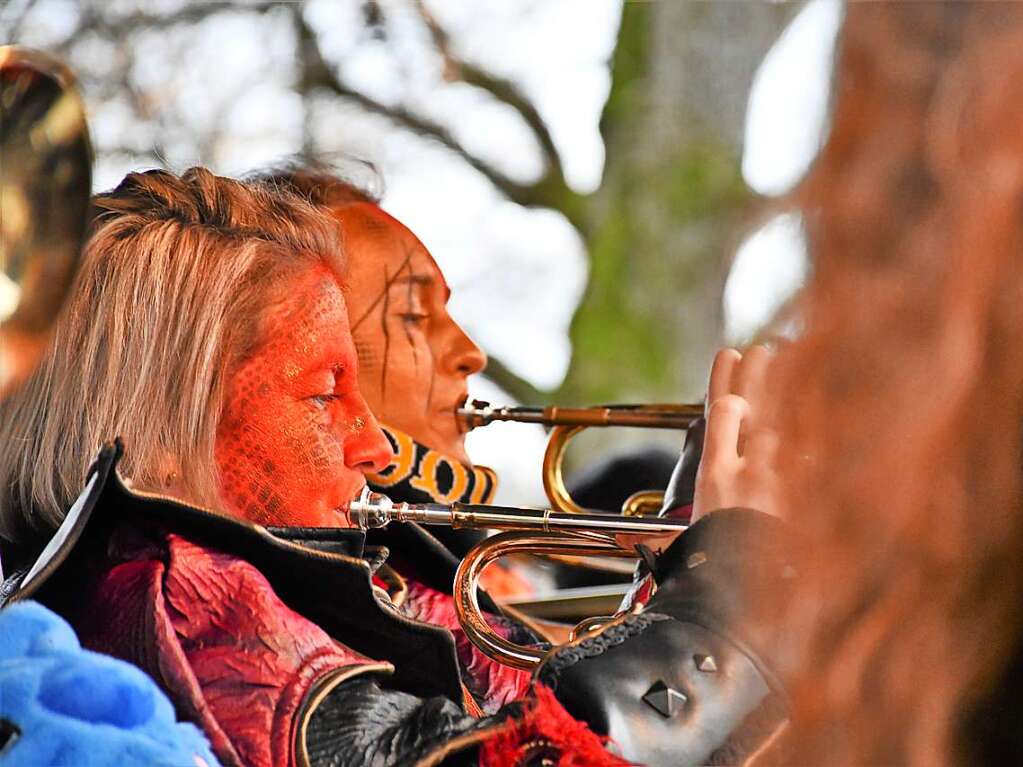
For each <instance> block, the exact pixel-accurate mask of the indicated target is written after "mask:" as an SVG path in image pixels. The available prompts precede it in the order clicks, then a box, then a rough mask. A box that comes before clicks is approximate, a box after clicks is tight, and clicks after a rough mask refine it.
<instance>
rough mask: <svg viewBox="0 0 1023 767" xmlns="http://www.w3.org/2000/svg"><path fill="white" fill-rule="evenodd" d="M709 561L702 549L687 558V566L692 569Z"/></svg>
mask: <svg viewBox="0 0 1023 767" xmlns="http://www.w3.org/2000/svg"><path fill="white" fill-rule="evenodd" d="M706 561H707V555H706V554H704V553H703V552H702V551H697V552H696V553H695V554H690V555H689V558H688V559H687V560H686V567H687V568H689V569H690V570H692V569H693V568H694V567H699V566H700V565H702V564H703V563H704V562H706Z"/></svg>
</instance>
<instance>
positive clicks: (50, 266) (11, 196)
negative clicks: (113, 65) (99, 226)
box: [0, 45, 92, 397]
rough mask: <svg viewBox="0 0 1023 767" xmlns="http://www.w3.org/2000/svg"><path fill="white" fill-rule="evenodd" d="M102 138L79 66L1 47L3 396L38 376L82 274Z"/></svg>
mask: <svg viewBox="0 0 1023 767" xmlns="http://www.w3.org/2000/svg"><path fill="white" fill-rule="evenodd" d="M91 187H92V146H91V144H90V142H89V131H88V127H87V124H86V120H85V109H84V107H83V105H82V100H81V98H80V97H79V95H78V92H77V90H76V87H75V84H74V77H73V76H72V74H71V72H70V70H69V69H68V68H67V67H65V66H64V65H63V64H61V63H60V62H59V61H57V60H56V59H54V58H53V57H51V56H48V55H46V54H44V53H40V52H39V51H33V50H28V49H26V48H22V47H20V46H16V45H7V46H2V47H0V397H3V395H4V394H6V393H7V392H9V391H11V390H12V389H13V388H14V387H15V386H16V385H17V384H18V383H19V382H20V381H22V380H23V379H24V378H26V377H27V376H28V374H29V373H30V372H31V371H32V369H33V368H34V367H35V364H36V362H37V361H38V359H39V357H40V356H41V355H42V352H43V350H44V349H45V348H46V343H47V341H48V340H49V335H50V330H51V328H52V326H53V323H54V321H55V320H56V317H57V313H58V312H59V310H60V307H61V305H62V304H63V302H64V298H65V295H66V294H67V292H68V289H69V288H70V287H71V284H72V282H73V280H74V277H75V272H76V270H77V267H78V259H79V255H80V253H81V248H82V244H83V241H84V238H85V231H86V224H87V219H88V210H89V195H90V192H91Z"/></svg>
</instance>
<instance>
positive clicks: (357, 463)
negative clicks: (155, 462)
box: [216, 267, 391, 527]
mask: <svg viewBox="0 0 1023 767" xmlns="http://www.w3.org/2000/svg"><path fill="white" fill-rule="evenodd" d="M283 294H284V295H285V296H286V298H285V299H284V300H283V301H282V302H280V303H279V304H277V305H275V306H273V307H272V308H270V309H269V310H268V312H269V313H268V316H267V317H265V318H264V321H263V324H262V327H263V334H264V341H263V343H262V345H260V346H258V347H257V348H256V350H255V352H254V353H253V354H252V355H250V356H249V358H248V359H246V360H245V361H244V362H242V363H241V364H240V365H239V366H238V368H237V370H236V371H235V372H234V374H233V375H232V377H231V379H230V380H229V381H228V390H227V397H226V405H225V408H224V413H223V416H222V417H221V421H220V424H219V426H218V429H217V442H216V460H217V468H218V470H219V473H220V492H221V500H222V502H223V504H224V505H225V506H226V507H227V508H226V510H227V511H229V512H230V513H232V514H235V515H237V516H240V517H244V518H246V519H249V520H251V521H253V522H258V523H260V524H265V525H306V526H325V527H333V526H338V525H339V524H342V523H343V521H344V520H343V517H342V516H341V515H339V514H338V512H337V509H338V508H339V507H343V506H344V505H346V504H347V503H348V502H349V501H350V500H351V499H352V498H353V497H355V496H356V495H357V494H358V492H359V490H360V489H361V488H362V486H363V485H364V484H365V479H364V477H363V472H364V471H378V470H379V469H380V468H382V467H383V466H385V465H386V464H387V461H388V459H389V458H390V454H391V449H390V445H389V443H388V442H387V440H386V438H385V437H384V436H383V434H382V433H381V432H380V429H379V427H378V426H377V423H376V421H375V420H374V418H373V416H372V415H371V414H370V412H369V410H368V408H367V407H366V402H365V400H363V398H362V394H361V393H360V392H359V388H358V362H357V359H356V353H355V347H354V344H353V342H352V337H351V333H350V331H349V324H348V314H347V311H346V306H345V301H344V298H343V296H342V293H341V289H340V287H339V286H338V284H337V281H336V279H335V278H334V276H333V275H332V274H331V273H330V272H329V271H328V270H327V269H326V268H323V267H317V268H314V269H312V270H310V271H309V272H306V273H304V274H302V275H300V276H299V277H297V278H294V279H293V283H292V285H291V286H289V289H287V290H286V291H284V293H283Z"/></svg>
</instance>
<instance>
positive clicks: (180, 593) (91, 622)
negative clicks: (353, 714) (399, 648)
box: [77, 534, 372, 767]
mask: <svg viewBox="0 0 1023 767" xmlns="http://www.w3.org/2000/svg"><path fill="white" fill-rule="evenodd" d="M110 556H111V561H110V563H109V564H110V567H109V569H107V570H106V571H105V572H104V573H102V575H101V576H100V577H99V578H98V580H97V582H96V583H95V584H94V586H93V588H92V591H91V595H90V598H89V604H90V605H92V606H93V609H92V610H91V611H90V613H89V614H88V615H87V617H86V618H85V620H84V621H82V625H80V626H78V627H77V628H78V630H79V633H80V636H81V638H82V641H83V644H84V645H86V646H87V647H89V648H90V649H94V650H99V651H101V652H106V653H109V654H111V655H115V656H117V657H120V658H123V659H125V660H127V661H130V662H132V663H135V664H136V665H138V666H140V667H141V668H142V669H144V670H145V671H146V672H148V673H149V674H150V675H152V676H153V677H154V678H155V679H156V680H157V681H158V682H159V683H160V684H161V686H162V687H163V688H164V689H165V690H166V691H167V692H168V694H170V696H171V698H172V700H173V701H174V703H175V705H176V706H177V707H178V709H179V711H180V712H181V713H182V714H183V715H184V716H186V717H188V718H190V719H192V720H193V721H195V722H197V723H198V724H199V725H200V726H201V727H202V728H203V730H204V731H205V732H206V734H207V735H208V736H209V738H210V742H211V744H212V745H213V748H214V751H215V752H216V754H217V757H218V758H219V759H220V760H221V761H222V762H223V763H224V764H225V765H252V766H253V767H274V766H275V765H292V764H293V757H294V742H295V737H296V734H297V733H296V732H295V727H296V724H297V717H296V713H297V712H298V710H299V707H300V706H301V704H302V701H303V700H304V698H305V696H306V693H308V692H309V690H310V689H311V688H312V686H313V685H314V683H315V682H316V681H317V680H319V679H321V678H323V676H324V675H325V674H328V673H330V672H332V671H335V670H336V669H342V668H349V669H353V670H355V669H358V668H359V667H367V666H368V665H369V664H371V663H372V661H371V660H369V659H368V658H366V657H364V656H362V655H360V654H358V653H356V652H354V651H353V650H350V649H349V648H347V647H345V646H344V645H341V644H340V643H338V642H336V641H334V640H333V639H331V638H330V637H329V636H328V635H327V634H326V633H325V632H324V631H323V630H322V629H320V628H319V627H318V626H316V625H315V624H313V623H312V622H311V621H309V620H307V619H305V618H303V617H302V616H301V615H299V614H298V613H295V612H294V611H292V610H290V609H289V608H288V607H287V606H286V605H284V603H283V602H281V600H280V599H279V598H278V597H277V596H276V594H274V592H273V590H272V589H271V588H270V585H269V584H268V583H267V581H266V579H265V578H264V577H263V575H262V574H261V573H260V572H259V571H258V570H257V569H256V568H255V567H253V566H252V565H250V564H249V563H247V562H245V561H243V560H241V559H238V558H237V557H232V556H229V555H227V554H222V553H219V552H216V551H212V550H210V549H204V548H201V547H199V546H196V545H194V544H192V543H190V542H188V541H186V540H185V539H183V538H180V537H178V536H176V535H171V534H168V535H166V536H165V537H164V538H163V539H162V540H158V541H148V540H139V539H132V538H131V537H129V536H127V535H120V536H118V537H115V539H114V544H113V545H112V546H111V551H110Z"/></svg>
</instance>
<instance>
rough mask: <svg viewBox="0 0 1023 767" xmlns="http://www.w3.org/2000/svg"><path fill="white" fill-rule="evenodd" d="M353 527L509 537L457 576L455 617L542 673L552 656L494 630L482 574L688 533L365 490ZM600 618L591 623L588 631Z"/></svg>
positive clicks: (497, 652)
mask: <svg viewBox="0 0 1023 767" xmlns="http://www.w3.org/2000/svg"><path fill="white" fill-rule="evenodd" d="M347 517H348V523H349V525H350V526H351V527H355V528H358V529H360V530H372V529H375V528H380V527H385V526H387V525H388V524H390V523H391V522H416V523H418V524H421V525H450V526H452V527H455V528H471V529H490V530H503V531H504V532H502V533H499V534H498V535H495V536H493V537H492V538H487V539H486V540H484V541H482V542H481V543H479V544H477V545H476V546H475V547H473V548H472V549H471V550H470V551H469V553H468V554H467V555H466V556H465V558H464V559H463V560H462V562H461V564H460V565H459V566H458V571H457V573H456V574H455V584H454V599H455V612H456V613H457V614H458V620H459V623H461V624H462V628H463V629H464V631H465V634H466V636H468V637H469V639H470V641H472V643H473V644H475V645H476V646H477V647H478V648H479V649H480V650H481V651H482V652H484V653H485V654H486V655H488V656H490V657H491V658H493V659H494V660H496V661H498V662H499V663H504V664H505V665H508V666H513V667H515V668H520V669H531V668H533V667H534V666H536V665H537V664H538V663H539V662H540V660H541V659H542V658H543V656H544V655H545V654H546V651H545V650H543V649H537V648H533V647H529V646H526V645H519V644H515V643H514V642H509V641H508V640H506V639H504V638H503V637H501V636H500V635H498V634H497V633H496V632H495V631H494V630H493V629H491V628H490V626H489V624H488V623H487V621H486V619H485V618H484V617H483V613H482V611H481V609H480V606H479V600H478V597H477V592H478V583H479V577H480V574H481V573H482V572H483V568H485V567H486V566H487V565H488V564H490V563H491V562H493V561H494V560H495V559H498V558H500V557H503V556H507V555H509V554H519V553H529V554H560V555H566V554H567V555H573V556H602V557H608V556H611V557H630V558H635V557H636V556H637V548H636V547H637V546H638V545H640V544H642V545H644V546H646V547H648V548H649V549H650V550H651V551H652V552H653V553H654V554H658V553H660V552H661V551H663V550H664V549H666V548H667V547H668V546H669V545H670V544H671V542H672V541H673V540H675V538H676V537H677V536H678V535H679V534H680V533H682V532H683V531H684V530H685V529H686V527H687V526H686V525H685V524H684V523H682V522H680V521H678V520H674V519H658V518H651V517H622V516H614V515H610V514H587V513H578V514H577V513H570V514H566V513H563V512H557V511H553V510H551V509H521V508H514V507H508V506H484V505H475V504H462V503H454V504H451V505H450V506H448V505H444V504H439V503H395V502H393V501H392V500H391V499H390V498H388V497H387V496H385V495H381V494H380V493H374V492H371V491H370V490H369V488H365V489H364V490H363V491H362V495H361V496H360V497H359V499H358V500H356V501H352V503H351V504H350V506H349V508H348V511H347ZM593 622H594V619H589V620H587V621H584V622H583V624H586V626H587V630H588V629H589V627H590V626H592V624H593ZM583 624H580V626H579V627H577V629H580V627H582V626H583Z"/></svg>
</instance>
